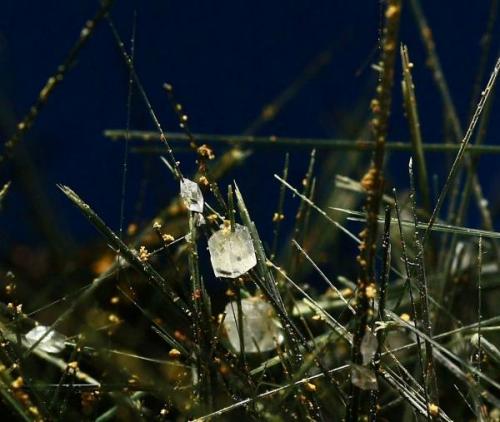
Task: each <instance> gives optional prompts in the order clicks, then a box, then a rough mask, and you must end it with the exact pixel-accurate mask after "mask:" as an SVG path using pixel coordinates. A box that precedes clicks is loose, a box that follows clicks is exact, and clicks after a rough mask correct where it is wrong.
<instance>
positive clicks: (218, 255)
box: [208, 224, 257, 278]
mask: <svg viewBox="0 0 500 422" xmlns="http://www.w3.org/2000/svg"><path fill="white" fill-rule="evenodd" d="M208 250H209V252H210V261H211V262H212V267H213V269H214V273H215V276H216V277H227V278H236V277H239V276H240V275H242V274H245V273H246V272H247V271H248V270H250V269H251V268H253V267H254V266H255V265H256V264H257V258H256V256H255V249H254V247H253V242H252V238H251V236H250V233H249V231H248V229H247V228H246V227H245V226H242V225H240V224H236V225H235V229H234V232H233V231H231V230H230V228H229V227H223V228H222V229H220V230H219V231H217V232H215V233H214V234H213V235H212V236H211V237H210V239H208Z"/></svg>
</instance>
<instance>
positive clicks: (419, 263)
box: [408, 159, 439, 413]
mask: <svg viewBox="0 0 500 422" xmlns="http://www.w3.org/2000/svg"><path fill="white" fill-rule="evenodd" d="M408 170H409V175H410V203H411V209H412V214H413V221H414V224H415V230H414V242H415V248H416V250H417V256H416V260H415V261H416V262H415V264H416V273H417V281H418V286H419V293H420V316H421V318H422V325H423V331H424V333H425V334H427V335H428V336H429V337H431V336H432V325H431V319H430V316H429V289H428V286H427V276H426V273H425V262H424V259H425V258H424V257H425V254H424V245H423V243H422V238H421V235H420V233H419V231H418V224H417V223H418V220H417V201H416V191H415V178H414V175H413V165H412V160H411V159H410V163H409V166H408ZM425 351H426V353H425V372H426V377H425V382H426V383H427V391H428V393H429V400H430V404H429V406H439V391H438V384H437V377H436V370H435V365H434V357H433V353H432V344H431V343H430V342H427V341H426V342H425ZM429 413H430V412H429Z"/></svg>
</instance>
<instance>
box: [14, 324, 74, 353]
mask: <svg viewBox="0 0 500 422" xmlns="http://www.w3.org/2000/svg"><path fill="white" fill-rule="evenodd" d="M49 330H50V327H46V326H45V325H37V326H36V327H35V328H33V329H31V330H30V331H28V332H27V333H26V334H25V336H24V341H25V342H26V345H27V347H31V346H33V345H34V344H35V343H36V342H37V341H38V340H39V339H40V338H42V337H43V336H44V335H45V333H46V332H47V331H49ZM65 341H66V337H64V336H63V335H62V334H61V333H58V332H57V331H54V330H52V331H50V332H49V334H47V335H46V336H45V337H44V338H43V340H42V341H41V342H40V343H39V344H38V345H37V346H36V349H37V350H41V351H42V352H46V353H59V352H61V351H62V350H64V347H65V345H64V342H65Z"/></svg>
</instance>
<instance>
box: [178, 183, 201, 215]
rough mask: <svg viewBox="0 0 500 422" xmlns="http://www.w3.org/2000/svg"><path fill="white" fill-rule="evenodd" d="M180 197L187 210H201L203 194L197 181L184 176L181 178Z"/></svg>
mask: <svg viewBox="0 0 500 422" xmlns="http://www.w3.org/2000/svg"><path fill="white" fill-rule="evenodd" d="M181 198H182V199H183V200H184V203H185V204H186V207H187V208H188V209H189V210H191V211H195V212H203V194H202V193H201V189H200V187H199V186H198V183H195V182H193V181H192V180H189V179H186V178H184V179H181Z"/></svg>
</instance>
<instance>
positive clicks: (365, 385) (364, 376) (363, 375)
mask: <svg viewBox="0 0 500 422" xmlns="http://www.w3.org/2000/svg"><path fill="white" fill-rule="evenodd" d="M351 382H352V383H353V384H354V385H355V386H356V387H358V388H360V389H361V390H378V382H377V376H376V375H375V371H373V370H371V369H370V368H367V367H365V366H361V365H354V364H353V365H351Z"/></svg>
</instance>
